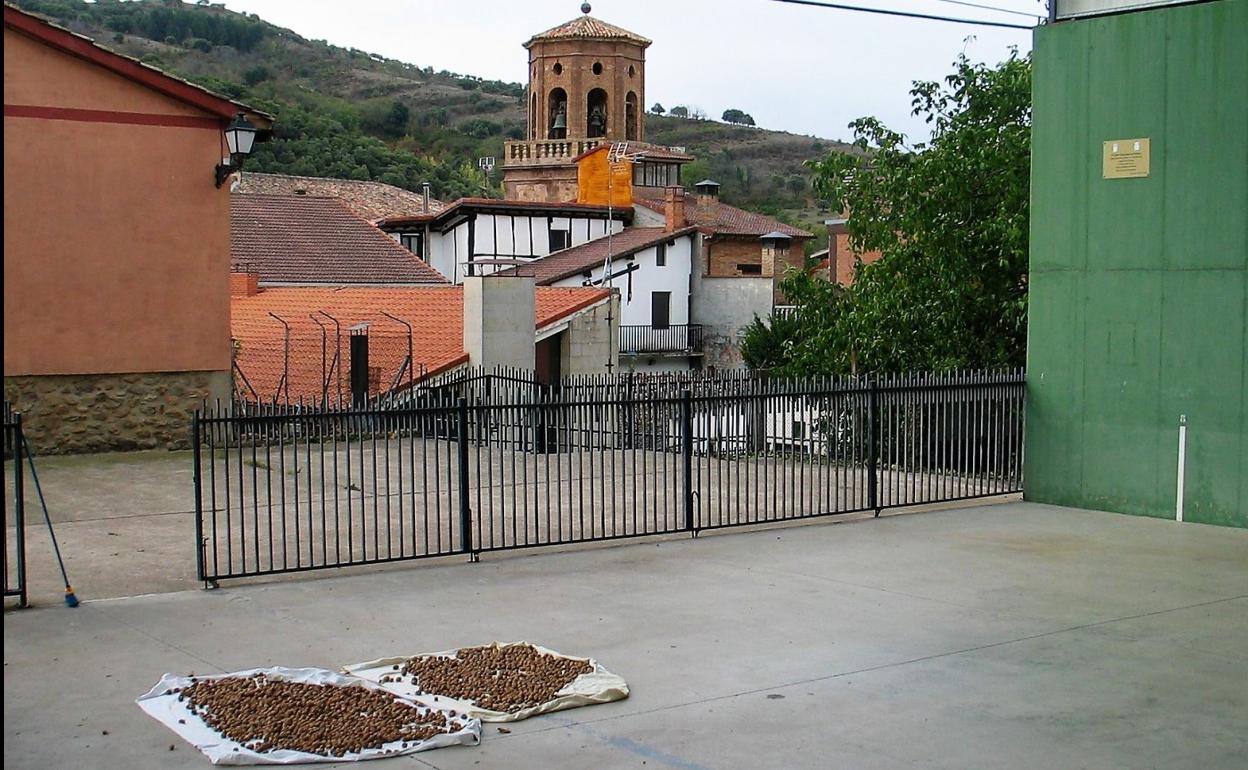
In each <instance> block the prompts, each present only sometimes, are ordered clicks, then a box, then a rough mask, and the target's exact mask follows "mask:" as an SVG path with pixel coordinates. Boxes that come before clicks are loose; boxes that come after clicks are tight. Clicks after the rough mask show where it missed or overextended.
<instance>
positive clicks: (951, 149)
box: [747, 53, 1031, 373]
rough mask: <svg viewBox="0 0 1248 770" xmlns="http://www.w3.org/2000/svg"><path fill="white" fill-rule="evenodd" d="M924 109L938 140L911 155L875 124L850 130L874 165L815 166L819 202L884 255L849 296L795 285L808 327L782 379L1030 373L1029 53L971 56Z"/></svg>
mask: <svg viewBox="0 0 1248 770" xmlns="http://www.w3.org/2000/svg"><path fill="white" fill-rule="evenodd" d="M911 97H912V104H913V107H914V114H915V115H918V116H922V117H923V118H924V120H925V121H926V122H927V124H928V125H929V126H930V127H931V136H930V139H929V140H928V141H926V142H920V143H916V144H913V145H911V144H907V141H906V137H905V136H903V135H902V134H900V133H898V132H896V131H893V130H891V129H889V128H888V127H886V126H885V125H884V124H883V123H882V122H880V121H879V120H878V119H876V118H861V119H859V120H857V121H854V122H853V123H852V124H850V126H851V128H853V130H854V136H855V139H854V144H855V145H856V146H857V147H858V148H859V149H860V150H861V153H860V154H845V153H832V154H830V155H828V156H827V157H826V158H824V159H822V160H819V161H814V162H812V163H811V166H812V168H813V169H814V172H815V179H814V185H815V190H816V191H817V192H818V193H819V194H820V195H821V197H825V198H826V199H828V200H829V202H830V203H831V205H832V207H833V209H835V210H837V211H848V212H850V213H849V221H848V223H847V226H848V230H849V238H850V245H851V246H852V248H853V249H854V250H855V251H857V252H859V253H861V252H867V251H879V252H880V253H881V255H882V256H881V258H880V259H879V260H878V261H877V262H874V263H872V264H870V265H859V266H858V268H857V270H856V272H855V280H854V284H853V286H852V287H851V288H850V289H848V290H842V289H841V288H840V287H838V286H836V285H835V284H832V283H828V282H825V281H822V280H821V279H815V278H813V277H812V276H810V275H805V274H803V275H791V276H789V277H788V278H787V279H786V280H785V281H784V283H783V287H782V288H783V290H784V291H785V293H786V295H787V296H788V297H789V298H790V300H791V301H793V302H794V303H795V304H797V305H798V307H799V309H798V312H797V318H798V321H799V327H800V328H799V329H798V330H797V331H796V332H794V333H793V334H792V335H791V338H786V342H785V344H784V345H783V346H782V347H783V350H784V355H783V361H782V363H781V365H780V367H779V368H781V369H784V370H787V371H790V372H792V373H830V372H848V371H851V370H859V371H864V370H865V371H898V370H906V369H936V370H941V369H953V368H964V367H992V366H1021V365H1022V364H1023V362H1024V356H1025V351H1026V309H1027V239H1028V203H1029V177H1030V153H1031V62H1030V60H1029V59H1028V58H1025V57H1023V58H1020V57H1019V56H1018V55H1017V54H1016V53H1015V54H1011V56H1010V57H1009V58H1008V59H1007V60H1006V61H1004V62H1002V63H1000V64H998V65H997V66H995V67H990V66H987V65H984V64H973V63H971V62H970V61H968V60H967V59H966V57H965V56H963V57H960V58H959V59H958V60H957V61H956V62H955V65H954V71H953V72H952V73H951V74H950V75H949V76H947V77H946V78H945V79H944V81H943V82H916V83H915V84H914V87H913V88H912V90H911ZM755 334H756V335H758V334H761V333H760V332H758V331H755ZM747 336H748V335H747ZM771 336H772V337H775V336H776V335H775V334H772V335H771Z"/></svg>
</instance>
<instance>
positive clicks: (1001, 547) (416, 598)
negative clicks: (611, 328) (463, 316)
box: [4, 503, 1248, 770]
mask: <svg viewBox="0 0 1248 770" xmlns="http://www.w3.org/2000/svg"><path fill="white" fill-rule="evenodd" d="M494 639H500V640H515V639H527V640H531V641H534V642H539V643H541V644H544V645H546V646H549V647H553V648H555V649H558V650H562V651H565V652H568V653H572V654H578V655H591V656H594V657H596V658H598V659H599V660H600V661H601V662H602V663H603V664H604V665H606V666H607V667H608V668H610V669H611V670H613V671H615V672H617V673H619V674H621V675H622V676H624V677H625V678H626V679H627V680H628V681H629V683H630V685H631V687H632V695H631V697H629V698H628V699H627V700H624V701H620V702H617V703H612V704H607V705H602V706H592V707H587V708H581V709H575V710H571V711H564V712H559V713H556V714H551V715H546V716H542V717H538V718H534V719H530V720H527V721H524V722H520V723H516V724H514V725H510V726H509V727H510V729H511V730H512V732H511V733H510V734H502V733H500V732H499V731H498V729H497V728H496V727H494V726H487V727H486V728H485V739H484V741H483V743H482V745H480V746H478V747H475V748H454V749H443V750H438V751H434V752H429V753H425V754H420V755H416V756H415V757H407V758H398V759H392V760H384V761H381V762H379V763H378V764H377V765H376V766H377V767H379V768H383V767H395V768H400V767H436V768H447V769H448V770H449V769H450V768H473V767H506V768H588V767H593V768H617V767H618V768H624V767H627V768H641V767H658V768H664V767H667V768H678V769H679V770H697V769H698V768H738V767H741V768H793V767H820V768H822V767H847V768H896V767H902V766H921V767H931V768H944V767H948V768H966V767H984V768H1002V767H1009V768H1149V767H1157V768H1200V770H1213V769H1215V768H1235V767H1239V768H1242V767H1245V766H1246V765H1248V686H1245V683H1246V682H1248V531H1244V530H1232V529H1220V528H1214V527H1207V526H1202V525H1196V524H1186V525H1180V524H1175V523H1173V522H1168V521H1159V520H1153V519H1144V518H1135V517H1130V516H1122V515H1116V514H1108V513H1094V512H1088V511H1076V510H1070V509H1062V508H1054V507H1048V506H1041V505H1034V504H1027V503H1006V504H1000V505H992V506H981V507H974V508H961V509H951V510H944V511H934V512H926V513H915V514H907V515H894V516H886V517H883V518H881V519H878V520H866V521H857V522H850V523H835V522H833V521H823V522H818V523H813V524H810V525H807V526H789V527H784V528H776V529H770V530H762V531H753V532H743V531H738V532H731V533H721V534H715V535H705V536H703V537H701V538H699V539H697V540H688V539H682V540H667V541H664V542H659V543H655V542H635V543H629V544H626V545H621V546H618V547H611V548H593V549H580V550H576V551H574V552H553V551H542V552H528V553H518V554H512V555H487V556H486V557H484V559H483V561H482V562H481V563H479V564H467V563H464V562H462V561H453V562H442V563H438V564H412V565H410V566H406V565H405V566H399V567H392V568H389V569H385V570H380V571H379V570H373V571H370V572H369V573H367V574H352V575H344V574H335V575H332V576H327V575H326V574H325V573H322V574H320V575H307V576H302V577H300V578H298V579H297V580H287V581H282V582H272V583H265V584H254V585H247V586H239V585H235V584H227V585H226V587H224V588H222V589H220V590H218V591H213V592H204V591H200V590H191V591H182V592H176V593H169V594H164V595H155V596H146V597H137V598H129V599H116V600H107V601H97V602H88V603H86V604H85V605H84V606H82V607H80V608H79V609H76V610H68V609H65V608H63V607H53V606H47V607H45V608H42V609H33V610H26V611H16V612H9V613H6V616H5V622H4V688H5V697H4V764H5V766H6V767H22V768H44V767H47V768H63V767H73V768H78V769H81V768H95V767H100V768H113V767H117V768H178V767H206V766H208V765H207V760H206V759H204V758H203V757H202V756H201V755H199V754H198V752H196V751H194V750H193V749H192V748H191V747H189V746H188V745H186V744H183V743H182V742H181V741H180V740H178V739H177V738H176V737H174V736H173V734H172V733H170V732H168V731H167V730H165V728H163V727H162V726H160V725H159V724H157V723H156V722H155V721H153V720H151V719H149V718H148V717H146V716H145V715H143V714H142V712H140V711H139V709H138V708H137V707H136V706H135V705H134V703H133V700H134V698H135V697H137V696H138V695H139V694H141V693H143V692H144V691H146V690H147V689H148V688H149V687H150V686H151V685H152V684H154V683H155V682H156V681H157V679H158V678H159V677H160V675H161V674H162V673H164V672H166V671H177V672H195V673H210V672H220V671H230V670H238V669H243V668H249V667H254V666H263V665H270V664H282V665H290V666H300V665H316V666H325V667H336V666H338V665H341V664H344V663H349V662H354V661H358V660H366V659H370V658H375V657H380V656H383V655H391V654H404V653H415V652H420V651H428V650H439V649H446V648H449V647H455V646H460V645H467V644H476V643H481V642H487V641H490V640H494ZM105 731H107V734H104V733H105ZM170 747H172V750H171V748H170ZM370 766H371V765H370Z"/></svg>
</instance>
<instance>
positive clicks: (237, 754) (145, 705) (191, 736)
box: [135, 666, 481, 765]
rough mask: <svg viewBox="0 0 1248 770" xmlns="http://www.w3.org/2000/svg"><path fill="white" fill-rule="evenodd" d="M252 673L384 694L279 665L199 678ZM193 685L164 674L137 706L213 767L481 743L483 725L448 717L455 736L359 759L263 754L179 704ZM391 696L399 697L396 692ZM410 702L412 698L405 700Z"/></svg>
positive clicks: (327, 674)
mask: <svg viewBox="0 0 1248 770" xmlns="http://www.w3.org/2000/svg"><path fill="white" fill-rule="evenodd" d="M253 674H263V675H265V676H266V677H268V678H269V679H276V680H282V679H284V680H287V681H291V682H302V683H305V684H324V685H339V686H349V687H367V688H368V689H371V690H384V689H385V688H383V687H380V686H379V685H377V684H375V683H373V682H369V681H366V680H363V679H360V678H358V677H352V676H344V675H343V674H340V673H338V672H336V671H329V670H326V669H323V668H284V667H281V666H276V667H273V668H254V669H250V670H247V671H238V672H236V673H233V674H219V675H214V676H197V677H195V679H196V680H198V681H206V680H215V679H229V678H245V677H249V676H252V675H253ZM191 684H192V682H191V677H189V676H179V675H177V674H165V675H164V676H163V677H161V679H160V682H159V683H158V684H157V685H156V686H155V687H153V688H152V689H151V691H150V692H148V693H147V694H146V695H143V696H142V697H140V698H139V699H138V700H137V701H135V702H136V703H138V705H139V708H141V709H143V710H144V711H145V712H147V714H148V716H150V717H152V718H153V719H155V720H156V721H158V722H160V723H161V724H163V725H164V726H165V727H168V728H169V729H170V730H172V731H174V732H175V733H177V734H178V736H179V737H181V738H182V739H183V740H185V741H186V742H187V743H190V744H192V745H193V746H195V748H197V749H199V750H200V751H202V752H203V753H204V754H205V755H207V757H208V759H210V760H212V763H213V764H214V765H291V764H297V763H300V762H353V761H357V760H361V759H380V758H382V757H393V756H398V755H400V754H412V753H414V752H417V751H428V750H429V749H436V748H440V747H442V746H458V745H469V746H475V745H476V744H478V743H480V742H481V722H480V721H478V720H476V719H473V718H470V717H467V716H456V717H451V716H449V715H445V716H446V719H447V721H448V722H449V723H453V724H455V725H457V726H458V729H457V730H456V731H455V732H453V733H443V734H440V735H435V736H433V737H432V738H429V739H428V740H423V741H410V740H408V741H395V742H392V743H387V744H385V745H383V746H380V747H378V748H375V749H365V750H363V751H361V752H360V753H358V754H347V755H345V756H341V757H329V756H324V755H321V754H310V753H307V752H304V751H292V750H286V749H279V750H276V751H267V752H264V753H263V754H261V753H258V752H255V751H252V750H251V749H248V748H247V747H246V746H243V745H242V744H240V743H237V742H235V741H232V740H230V739H229V738H226V737H225V736H223V735H221V734H220V733H218V732H217V731H216V730H213V729H212V728H211V727H209V726H208V724H207V723H206V722H204V720H203V719H202V718H201V717H200V716H199V715H198V714H196V713H195V712H194V711H192V710H191V706H190V702H189V701H186V700H182V701H179V700H178V695H177V694H176V693H172V692H171V690H173V688H175V687H177V688H184V687H189V686H190V685H191ZM388 692H390V693H391V694H398V693H395V692H394V691H392V690H390V691H388ZM405 700H411V699H407V698H405ZM415 705H416V706H417V707H418V708H420V709H421V713H428V710H430V709H433V710H438V711H444V712H445V711H446V709H440V708H437V707H436V706H432V705H430V704H427V703H417V704H415ZM404 743H406V744H407V748H406V749H404V748H402V746H403V744H404Z"/></svg>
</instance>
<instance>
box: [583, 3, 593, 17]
mask: <svg viewBox="0 0 1248 770" xmlns="http://www.w3.org/2000/svg"><path fill="white" fill-rule="evenodd" d="M592 10H594V9H593V7H592V6H591V5H590V4H589V3H581V13H584V14H588V13H589V12H590V11H592Z"/></svg>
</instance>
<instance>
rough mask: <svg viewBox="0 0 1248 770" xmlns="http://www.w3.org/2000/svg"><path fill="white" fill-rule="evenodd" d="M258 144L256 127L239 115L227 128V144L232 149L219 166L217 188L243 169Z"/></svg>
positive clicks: (241, 114) (242, 115) (244, 116)
mask: <svg viewBox="0 0 1248 770" xmlns="http://www.w3.org/2000/svg"><path fill="white" fill-rule="evenodd" d="M255 143H256V127H255V126H253V125H252V124H251V122H250V121H248V120H247V116H246V115H244V114H243V113H241V112H240V113H238V115H236V116H234V120H232V121H230V125H228V126H226V127H225V144H226V146H228V147H229V149H230V156H229V157H228V158H225V159H223V160H222V162H221V163H218V164H217V187H220V186H221V185H222V184H224V183H225V180H226V179H229V177H230V174H233V173H234V172H235V171H239V170H241V169H242V168H243V161H244V160H246V159H247V156H248V155H250V154H251V148H252V146H253V145H254V144H255Z"/></svg>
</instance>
